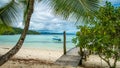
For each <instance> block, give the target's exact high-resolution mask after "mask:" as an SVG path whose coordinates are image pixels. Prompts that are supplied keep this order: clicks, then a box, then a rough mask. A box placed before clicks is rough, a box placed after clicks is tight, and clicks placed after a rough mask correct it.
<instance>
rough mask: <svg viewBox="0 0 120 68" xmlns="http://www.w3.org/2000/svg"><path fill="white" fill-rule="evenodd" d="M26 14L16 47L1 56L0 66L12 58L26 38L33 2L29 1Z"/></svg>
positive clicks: (32, 0)
mask: <svg viewBox="0 0 120 68" xmlns="http://www.w3.org/2000/svg"><path fill="white" fill-rule="evenodd" d="M28 3H29V4H28V6H29V7H28V12H27V16H26V18H25V19H24V20H25V27H24V30H23V33H22V34H21V36H20V38H19V40H18V42H17V43H16V45H15V46H14V47H13V48H12V49H11V50H10V51H8V52H7V53H6V54H4V55H2V56H1V57H0V66H1V65H3V64H4V63H5V62H7V61H8V60H9V59H10V58H11V57H13V56H14V55H15V54H16V53H17V52H18V51H19V50H20V48H21V47H22V45H23V43H24V40H25V37H26V33H27V31H28V29H29V24H30V19H31V16H32V13H33V9H34V0H29V2H28Z"/></svg>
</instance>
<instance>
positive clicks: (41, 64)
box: [0, 47, 120, 68]
mask: <svg viewBox="0 0 120 68" xmlns="http://www.w3.org/2000/svg"><path fill="white" fill-rule="evenodd" d="M9 49H10V48H8V47H0V55H3V54H4V53H6V52H7V51H8V50H9ZM62 54H63V52H62V50H50V49H49V50H48V49H39V48H21V49H20V51H19V52H18V53H17V54H16V55H15V56H13V57H12V58H11V59H10V60H9V61H8V62H7V63H5V64H4V65H2V66H1V67H0V68H76V67H71V66H59V65H55V64H54V62H55V61H56V60H57V59H58V58H59V57H60V56H61V55H62ZM112 61H113V60H111V62H112ZM77 68H108V66H107V64H106V63H105V62H104V61H101V59H100V58H99V57H98V56H97V55H91V56H90V57H89V58H88V59H87V61H86V62H85V61H83V65H82V66H78V67H77ZM117 68H120V62H118V63H117Z"/></svg>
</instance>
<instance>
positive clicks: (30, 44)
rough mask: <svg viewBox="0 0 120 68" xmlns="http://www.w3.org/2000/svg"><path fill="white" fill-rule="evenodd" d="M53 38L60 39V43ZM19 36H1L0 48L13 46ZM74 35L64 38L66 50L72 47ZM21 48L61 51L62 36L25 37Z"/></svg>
mask: <svg viewBox="0 0 120 68" xmlns="http://www.w3.org/2000/svg"><path fill="white" fill-rule="evenodd" d="M55 36H57V37H59V38H61V41H56V40H53V39H52V38H54V37H55ZM19 37H20V35H1V36H0V46H5V47H6V46H10V47H12V46H14V45H15V44H16V42H17V41H18V39H19ZM73 37H75V35H67V36H66V43H67V44H66V45H67V49H70V48H72V47H74V44H73V43H72V38H73ZM23 47H27V48H42V49H63V35H27V37H26V39H25V43H24V44H23Z"/></svg>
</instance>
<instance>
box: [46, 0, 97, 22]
mask: <svg viewBox="0 0 120 68" xmlns="http://www.w3.org/2000/svg"><path fill="white" fill-rule="evenodd" d="M98 3H99V0H49V1H48V5H50V6H51V7H52V9H53V11H54V13H55V14H56V15H58V16H62V17H63V18H64V19H68V18H69V17H70V16H72V17H75V19H76V21H78V20H79V19H81V18H82V19H83V20H85V19H86V18H87V17H88V15H89V14H92V13H93V12H94V10H96V9H97V8H98V6H99V5H98Z"/></svg>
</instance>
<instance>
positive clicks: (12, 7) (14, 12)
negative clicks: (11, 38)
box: [0, 0, 20, 25]
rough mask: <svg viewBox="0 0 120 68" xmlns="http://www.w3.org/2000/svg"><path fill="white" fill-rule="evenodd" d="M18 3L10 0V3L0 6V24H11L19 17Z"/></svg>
mask: <svg viewBox="0 0 120 68" xmlns="http://www.w3.org/2000/svg"><path fill="white" fill-rule="evenodd" d="M19 8H20V7H19V5H18V4H17V3H16V2H15V1H14V0H12V1H11V2H10V3H8V4H6V5H5V6H3V7H1V8H0V24H4V25H11V23H15V22H16V20H17V19H18V17H19Z"/></svg>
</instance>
